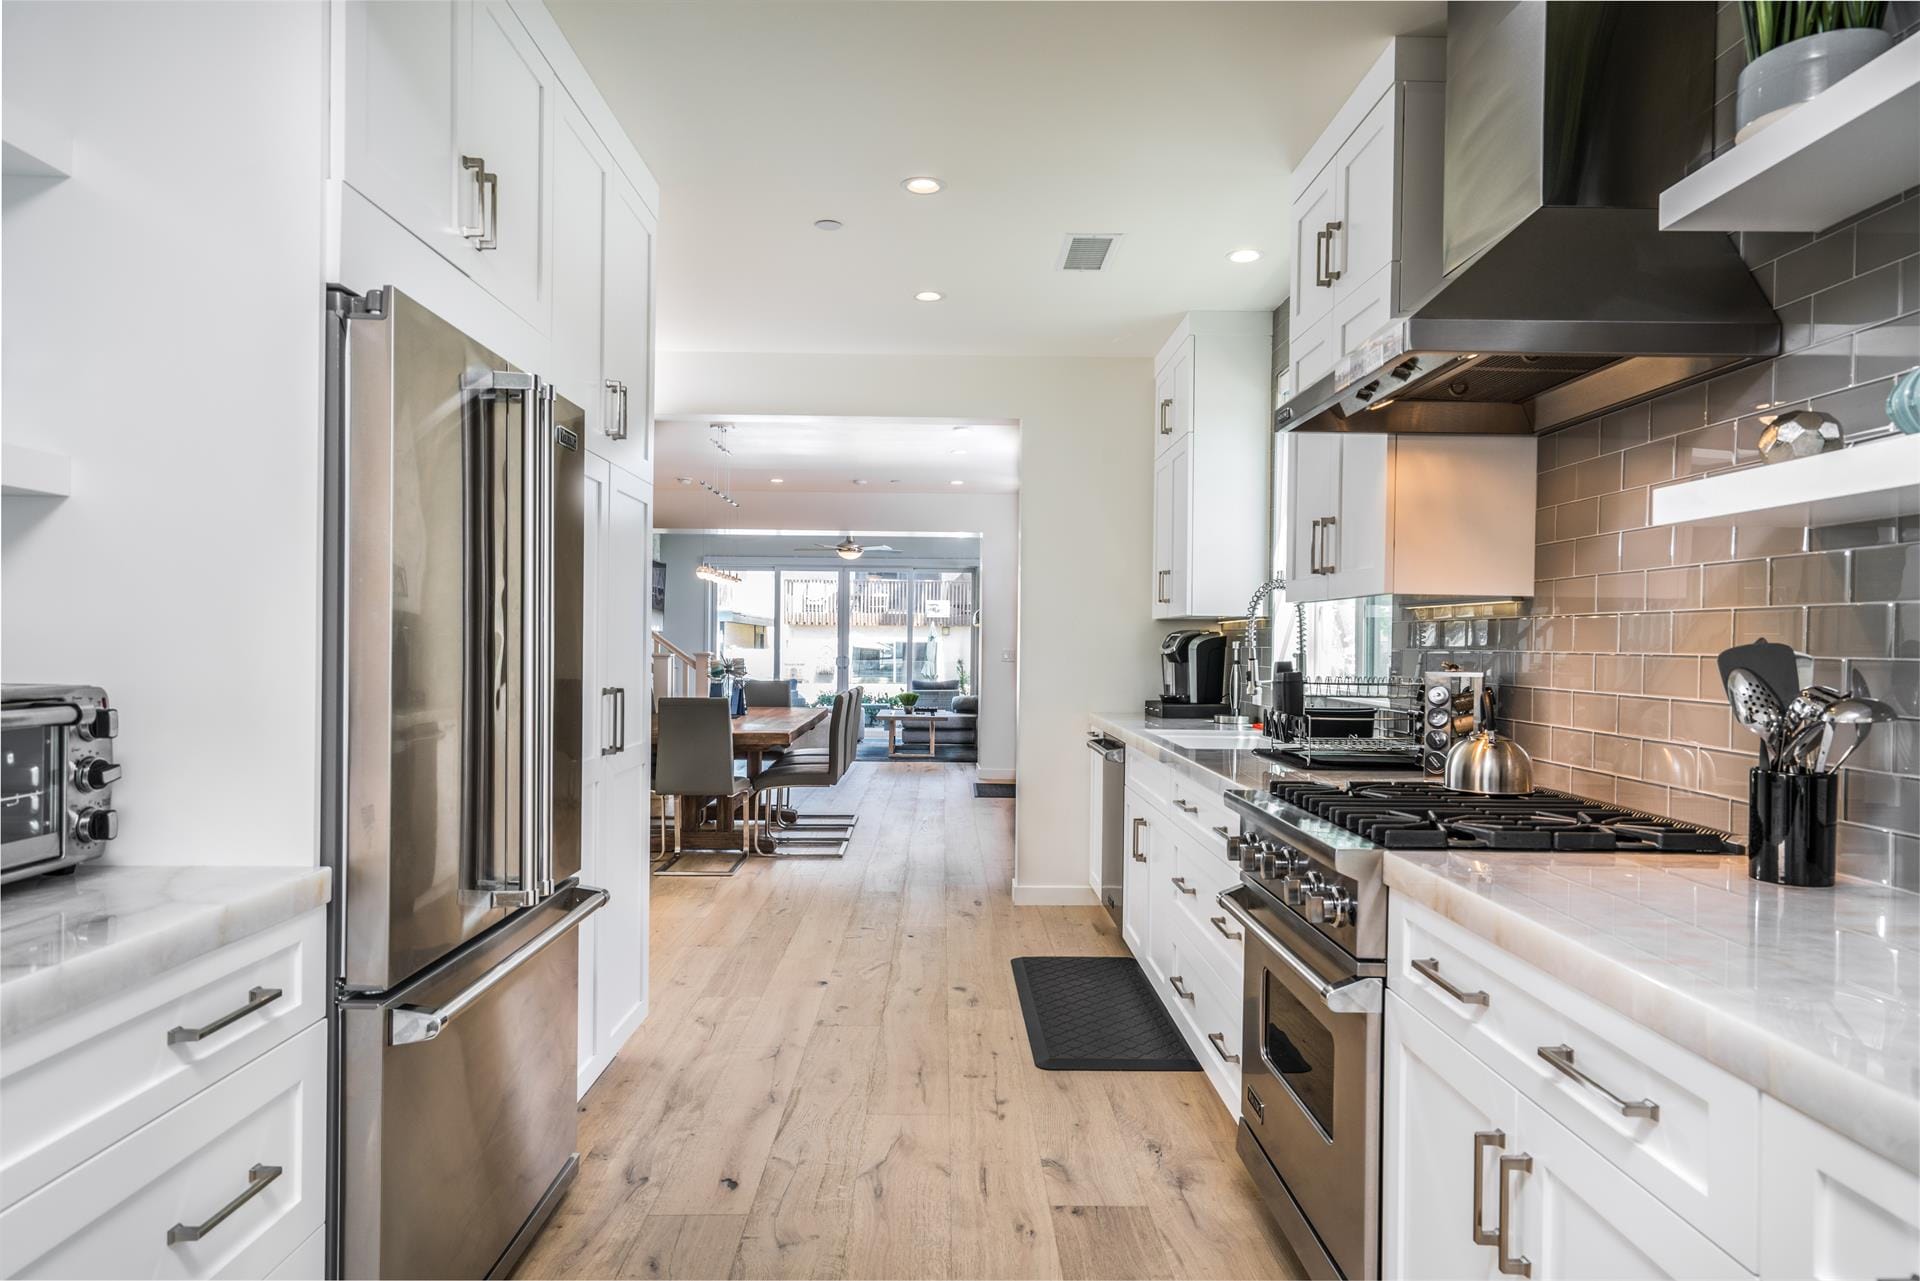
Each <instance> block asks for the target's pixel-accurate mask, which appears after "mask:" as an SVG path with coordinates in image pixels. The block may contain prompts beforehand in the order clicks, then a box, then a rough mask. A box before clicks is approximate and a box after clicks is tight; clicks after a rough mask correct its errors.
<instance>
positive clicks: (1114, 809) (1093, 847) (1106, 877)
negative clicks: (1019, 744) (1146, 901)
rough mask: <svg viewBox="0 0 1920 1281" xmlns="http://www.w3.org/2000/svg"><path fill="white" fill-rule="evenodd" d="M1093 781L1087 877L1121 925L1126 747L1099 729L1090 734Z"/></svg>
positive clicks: (1124, 841)
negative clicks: (1098, 888) (1096, 886)
mask: <svg viewBox="0 0 1920 1281" xmlns="http://www.w3.org/2000/svg"><path fill="white" fill-rule="evenodd" d="M1087 747H1088V749H1089V750H1091V751H1092V752H1093V778H1092V782H1091V785H1090V786H1089V787H1088V789H1087V795H1088V802H1087V842H1088V845H1089V847H1090V848H1089V850H1088V854H1087V877H1088V882H1089V884H1097V885H1099V887H1100V902H1101V904H1102V905H1103V906H1104V907H1105V908H1106V909H1107V915H1108V916H1111V917H1112V918H1113V923H1114V924H1115V925H1118V924H1120V908H1121V904H1122V902H1123V900H1124V899H1125V895H1126V891H1125V889H1124V888H1123V886H1122V882H1123V880H1124V879H1125V877H1126V858H1127V852H1126V836H1125V832H1124V830H1123V829H1124V828H1125V827H1126V804H1127V745H1126V744H1125V743H1122V742H1121V741H1120V740H1119V739H1117V738H1110V737H1108V736H1107V735H1105V734H1102V733H1101V732H1100V731H1099V730H1089V731H1088V732H1087Z"/></svg>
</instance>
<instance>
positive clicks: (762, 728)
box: [652, 707, 833, 854]
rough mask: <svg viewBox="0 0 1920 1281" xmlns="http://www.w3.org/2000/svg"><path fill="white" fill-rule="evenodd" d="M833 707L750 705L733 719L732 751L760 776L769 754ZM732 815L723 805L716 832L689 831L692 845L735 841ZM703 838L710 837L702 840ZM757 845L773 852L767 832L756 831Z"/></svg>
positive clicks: (656, 734)
mask: <svg viewBox="0 0 1920 1281" xmlns="http://www.w3.org/2000/svg"><path fill="white" fill-rule="evenodd" d="M832 712H833V709H832V708H831V707H749V708H748V709H747V710H746V712H745V713H744V714H742V715H739V716H736V717H734V718H733V754H734V756H735V757H736V758H738V759H741V760H744V761H746V763H747V777H748V778H749V779H754V778H758V777H759V776H760V771H761V770H762V769H764V768H765V767H766V761H767V753H768V752H771V751H779V750H782V749H784V748H789V747H792V746H793V745H794V744H795V743H797V742H798V741H799V740H800V739H801V738H802V737H804V736H805V735H806V734H807V733H808V732H809V731H810V730H812V729H813V728H814V727H815V726H817V725H819V724H820V723H821V722H823V721H825V720H826V719H827V717H828V716H829V715H831V714H832ZM652 720H653V734H652V738H653V742H654V746H655V747H656V748H658V747H659V745H660V721H659V718H658V717H655V718H652ZM732 831H733V818H732V815H731V814H729V813H728V812H727V811H726V810H725V808H724V807H722V810H721V819H720V827H719V828H718V829H716V830H713V831H699V832H687V833H685V834H684V835H685V837H686V838H687V841H688V844H689V845H690V846H695V847H698V846H700V845H704V844H707V843H708V840H715V841H716V844H717V847H718V848H722V849H724V848H728V847H729V846H728V842H730V841H731V840H733V839H734V838H733V837H732V835H731V833H732ZM701 838H708V840H703V839H701ZM754 844H755V846H756V847H757V848H758V849H759V850H760V852H761V853H763V854H771V853H773V852H774V844H773V840H772V838H771V837H769V836H768V835H767V834H766V833H765V832H758V833H755V839H754Z"/></svg>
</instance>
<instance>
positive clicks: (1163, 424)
mask: <svg viewBox="0 0 1920 1281" xmlns="http://www.w3.org/2000/svg"><path fill="white" fill-rule="evenodd" d="M1172 408H1173V398H1172V397H1171V396H1169V397H1168V398H1167V399H1165V400H1163V401H1161V402H1160V434H1161V435H1162V436H1171V435H1173V424H1172V423H1170V422H1168V421H1167V411H1168V410H1169V409H1172Z"/></svg>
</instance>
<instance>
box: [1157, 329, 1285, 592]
mask: <svg viewBox="0 0 1920 1281" xmlns="http://www.w3.org/2000/svg"><path fill="white" fill-rule="evenodd" d="M1154 369H1155V375H1154V385H1155V396H1156V401H1155V404H1154V406H1153V411H1154V416H1153V421H1154V424H1155V430H1154V453H1155V462H1154V477H1153V567H1152V568H1153V581H1152V592H1153V596H1152V600H1153V616H1154V617H1155V618H1222V617H1227V616H1230V615H1235V614H1240V613H1244V612H1245V610H1246V605H1247V598H1248V597H1249V596H1251V595H1252V594H1253V590H1254V589H1255V588H1256V587H1258V586H1259V585H1260V584H1261V583H1262V582H1264V581H1266V578H1267V573H1266V542H1267V532H1266V531H1267V472H1268V452H1267V451H1268V439H1269V437H1270V436H1271V434H1272V427H1271V425H1270V422H1269V415H1270V413H1271V409H1272V406H1271V405H1270V404H1269V396H1270V395H1271V391H1272V375H1273V317H1272V315H1271V313H1268V312H1194V313H1192V314H1190V315H1189V316H1187V318H1186V319H1185V320H1184V321H1182V322H1181V324H1180V327H1179V328H1178V329H1176V330H1174V332H1173V336H1172V337H1171V338H1169V339H1168V340H1167V343H1166V345H1165V346H1164V347H1162V348H1161V350H1160V354H1159V356H1158V357H1157V358H1156V359H1155V361H1154Z"/></svg>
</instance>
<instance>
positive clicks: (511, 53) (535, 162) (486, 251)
mask: <svg viewBox="0 0 1920 1281" xmlns="http://www.w3.org/2000/svg"><path fill="white" fill-rule="evenodd" d="M464 12H465V14H466V18H467V27H468V32H467V45H466V48H465V50H464V51H463V52H464V55H465V56H464V60H463V61H461V62H456V64H455V65H456V66H459V67H463V68H464V71H465V74H464V75H462V76H460V77H459V78H458V80H457V81H456V83H455V86H454V88H455V104H456V110H455V117H454V124H455V128H454V136H455V138H456V139H457V140H458V142H459V146H460V164H461V167H462V174H463V176H471V177H472V178H473V181H472V182H470V183H463V184H462V186H461V188H460V197H461V199H460V205H459V208H458V210H457V216H459V217H460V218H461V220H462V222H463V224H464V225H465V226H466V227H468V228H471V229H476V230H477V231H478V232H479V234H478V235H469V236H466V237H464V239H465V241H466V260H465V262H464V263H463V264H462V267H463V269H464V270H465V271H466V272H467V273H468V274H469V275H471V276H472V277H473V278H474V279H475V280H478V281H479V282H480V283H481V284H482V285H484V286H485V287H486V288H487V290H488V292H489V293H491V294H493V295H494V297H496V298H498V299H500V301H502V302H504V303H506V304H507V306H509V307H511V308H513V309H514V311H516V312H518V313H519V314H520V316H521V317H522V318H523V319H525V320H527V321H528V322H530V323H531V324H532V325H533V326H534V327H535V328H536V329H544V328H546V324H545V315H544V308H545V306H546V304H547V301H548V293H547V289H546V280H545V278H544V275H543V273H542V269H541V268H542V254H541V248H542V246H543V244H544V243H545V237H546V235H547V234H548V232H549V230H550V229H549V228H547V227H545V226H544V225H543V223H544V220H545V218H546V215H547V203H546V199H545V194H546V181H545V178H546V175H545V174H544V172H543V168H544V166H545V165H546V164H547V139H548V137H549V132H550V127H551V124H552V113H553V99H554V97H555V94H556V87H555V85H554V82H553V75H552V72H551V71H550V70H549V69H548V67H547V64H546V60H545V59H544V58H542V57H541V55H540V51H539V50H538V49H536V48H535V47H534V44H533V39H532V37H530V36H529V35H528V34H527V32H526V28H525V27H523V26H521V25H520V20H519V19H518V18H516V17H515V16H514V14H513V11H512V9H510V8H509V7H508V6H507V5H506V3H505V2H504V0H474V2H473V3H472V4H471V5H470V6H467V7H465V9H464Z"/></svg>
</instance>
